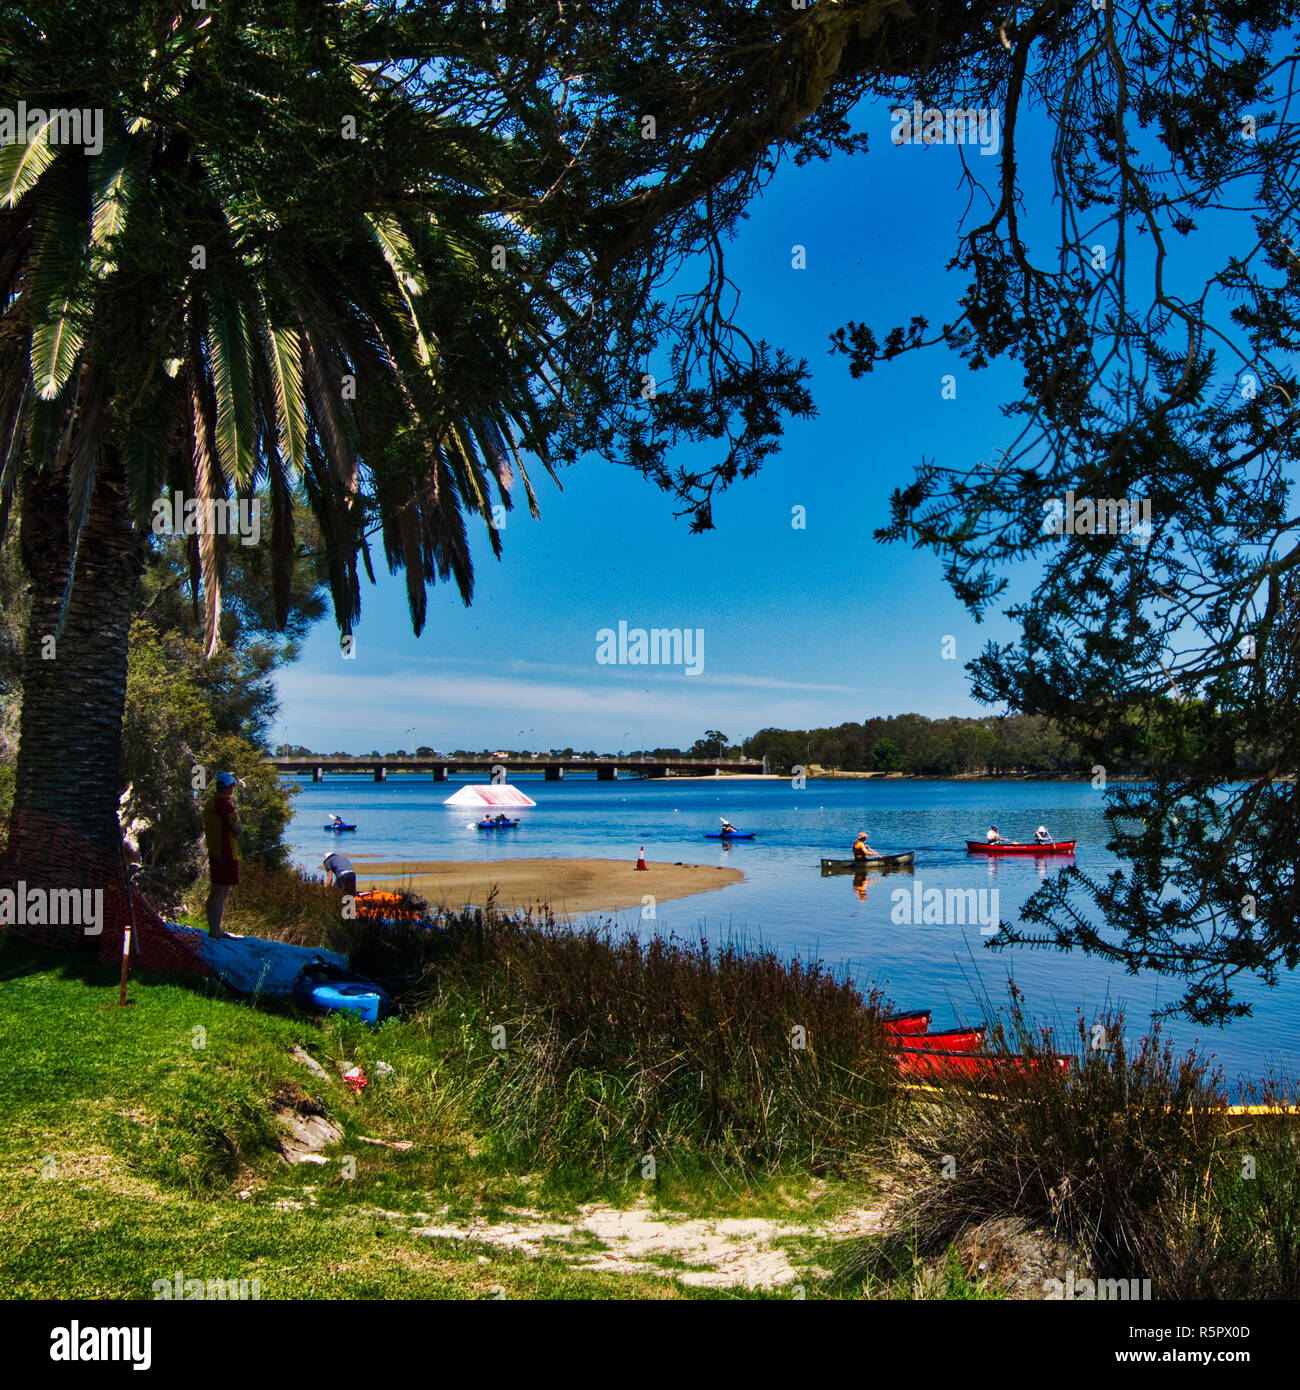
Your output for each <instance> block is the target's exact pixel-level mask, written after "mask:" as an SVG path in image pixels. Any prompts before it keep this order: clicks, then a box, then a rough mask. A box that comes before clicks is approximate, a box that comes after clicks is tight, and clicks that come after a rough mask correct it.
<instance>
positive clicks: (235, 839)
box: [203, 772, 243, 937]
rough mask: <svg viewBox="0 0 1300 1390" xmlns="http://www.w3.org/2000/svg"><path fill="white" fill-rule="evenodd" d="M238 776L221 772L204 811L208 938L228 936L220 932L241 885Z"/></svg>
mask: <svg viewBox="0 0 1300 1390" xmlns="http://www.w3.org/2000/svg"><path fill="white" fill-rule="evenodd" d="M234 796H235V774H234V773H233V772H218V773H217V776H216V785H215V788H214V790H213V793H212V796H211V798H210V799H209V801H208V804H207V805H206V806H205V807H204V808H203V838H204V840H205V841H206V843H207V850H208V878H209V880H210V882H211V887H210V888H209V889H208V935H209V936H212V937H223V936H229V935H230V933H229V932H226V931H222V930H221V918H222V916H223V914H224V913H225V910H226V899H227V898H228V897H229V896H230V890H231V889H232V888H233V887H234V886H235V885H236V884H237V883H238V882H239V837H240V835H241V834H242V833H243V827H242V826H241V825H240V824H239V812H238V811H236V810H235V802H234Z"/></svg>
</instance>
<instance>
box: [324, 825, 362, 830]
mask: <svg viewBox="0 0 1300 1390" xmlns="http://www.w3.org/2000/svg"><path fill="white" fill-rule="evenodd" d="M324 828H325V829H326V830H355V829H356V826H355V825H327V826H325V827H324Z"/></svg>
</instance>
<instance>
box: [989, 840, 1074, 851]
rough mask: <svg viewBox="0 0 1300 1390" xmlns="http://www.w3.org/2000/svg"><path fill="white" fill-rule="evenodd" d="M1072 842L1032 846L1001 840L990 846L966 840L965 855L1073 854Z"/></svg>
mask: <svg viewBox="0 0 1300 1390" xmlns="http://www.w3.org/2000/svg"><path fill="white" fill-rule="evenodd" d="M1074 846H1075V841H1074V840H1053V841H1051V842H1050V843H1048V844H1045V845H1042V844H1038V843H1037V842H1035V843H1034V844H1032V845H1019V844H1012V843H1011V842H1010V841H1009V840H1003V841H1001V842H1000V843H998V844H995V845H991V844H989V842H988V841H987V840H967V841H966V853H967V854H1073V853H1074Z"/></svg>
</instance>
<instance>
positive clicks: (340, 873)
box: [320, 850, 357, 897]
mask: <svg viewBox="0 0 1300 1390" xmlns="http://www.w3.org/2000/svg"><path fill="white" fill-rule="evenodd" d="M320 862H321V866H322V867H323V868H324V870H325V882H326V883H332V884H333V885H334V886H335V888H337V889H338V890H339V891H340V892H341V893H348V894H350V895H351V896H352V897H356V893H357V871H356V870H355V869H354V868H353V867H352V861H351V860H350V859H349V858H348V857H347V855H346V854H340V853H339V852H338V851H337V850H334V851H333V852H332V853H330V854H327V855H325V856H324V857H323V858H322V859H321V861H320Z"/></svg>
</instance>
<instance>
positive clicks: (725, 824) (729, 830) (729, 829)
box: [722, 817, 737, 835]
mask: <svg viewBox="0 0 1300 1390" xmlns="http://www.w3.org/2000/svg"><path fill="white" fill-rule="evenodd" d="M722 833H723V834H724V835H735V834H736V833H737V831H736V827H735V826H734V825H732V823H731V822H730V821H729V820H727V819H726V818H725V817H723V818H722Z"/></svg>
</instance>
